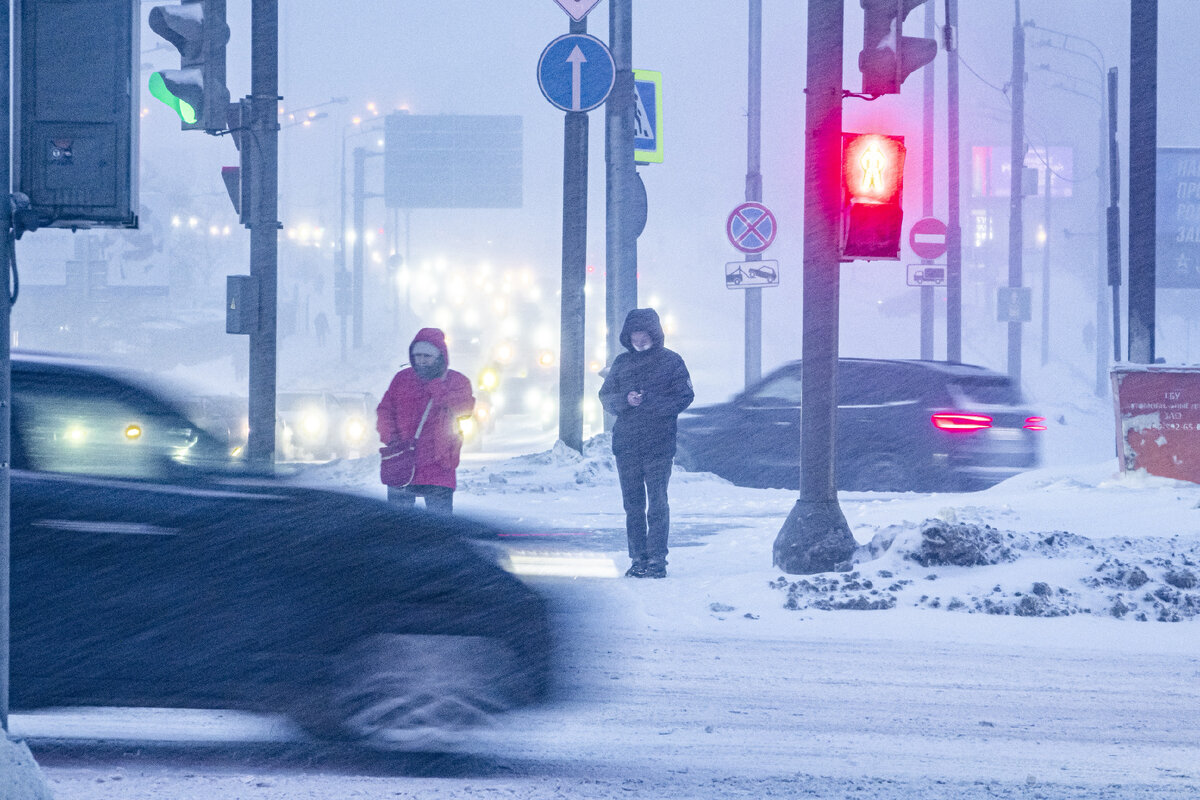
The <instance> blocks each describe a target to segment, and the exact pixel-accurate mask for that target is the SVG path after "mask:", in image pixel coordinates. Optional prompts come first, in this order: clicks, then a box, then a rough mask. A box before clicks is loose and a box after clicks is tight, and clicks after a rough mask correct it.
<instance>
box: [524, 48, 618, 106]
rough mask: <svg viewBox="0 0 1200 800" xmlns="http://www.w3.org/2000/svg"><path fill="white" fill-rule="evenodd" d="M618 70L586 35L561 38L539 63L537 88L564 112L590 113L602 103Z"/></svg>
mask: <svg viewBox="0 0 1200 800" xmlns="http://www.w3.org/2000/svg"><path fill="white" fill-rule="evenodd" d="M616 77H617V68H616V65H615V64H614V63H613V57H612V53H610V52H609V51H608V48H607V47H606V46H605V44H604V42H602V41H600V40H599V39H597V38H596V37H595V36H588V35H587V34H586V33H568V34H567V35H565V36H560V37H558V38H557V39H555V40H554V41H553V42H551V43H550V44H548V45H546V49H545V50H543V51H542V56H541V58H539V59H538V86H539V87H541V90H542V94H543V95H545V96H546V99H547V100H549V101H550V103H551V104H553V105H555V106H558V107H559V108H561V109H562V110H563V111H591V110H592V109H593V108H596V107H597V106H599V105H600V104H601V103H603V102H604V101H605V100H607V99H608V93H609V92H611V91H612V87H613V83H614V82H615V81H616Z"/></svg>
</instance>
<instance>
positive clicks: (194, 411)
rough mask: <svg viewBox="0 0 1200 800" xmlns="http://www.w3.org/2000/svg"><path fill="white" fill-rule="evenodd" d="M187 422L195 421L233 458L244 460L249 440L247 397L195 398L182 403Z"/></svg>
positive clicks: (218, 396)
mask: <svg viewBox="0 0 1200 800" xmlns="http://www.w3.org/2000/svg"><path fill="white" fill-rule="evenodd" d="M183 405H184V410H185V411H186V412H187V415H188V418H189V419H193V420H195V421H196V422H197V423H198V424H199V425H200V427H202V428H204V429H205V430H207V431H208V432H209V433H211V434H213V435H214V436H216V437H217V438H219V439H221V440H222V441H223V442H225V443H226V446H227V449H228V451H229V453H230V455H232V456H235V457H242V456H243V455H244V454H245V449H246V442H247V440H248V439H249V438H250V417H249V411H248V406H247V401H246V398H245V397H239V396H237V395H196V396H192V397H187V398H185V399H184V400H183Z"/></svg>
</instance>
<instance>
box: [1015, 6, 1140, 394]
mask: <svg viewBox="0 0 1200 800" xmlns="http://www.w3.org/2000/svg"><path fill="white" fill-rule="evenodd" d="M1027 27H1029V28H1031V29H1033V30H1038V31H1042V32H1044V33H1049V34H1053V35H1055V36H1061V37H1062V39H1063V44H1062V45H1055V44H1050V43H1049V42H1042V43H1041V44H1043V45H1046V46H1049V47H1053V48H1054V49H1056V50H1059V51H1061V52H1063V53H1069V54H1070V55H1073V56H1078V57H1080V58H1086V59H1087V60H1088V61H1089V62H1091V64H1092V66H1093V67H1095V68H1096V73H1097V76H1098V83H1097V84H1096V87H1095V88H1096V91H1097V94H1098V96H1097V97H1096V98H1093V99H1095V100H1096V103H1097V105H1098V106H1099V107H1100V112H1099V126H1100V138H1099V143H1098V145H1097V151H1096V158H1097V160H1098V162H1099V163H1098V166H1097V167H1096V177H1097V180H1098V182H1099V186H1098V187H1097V189H1096V209H1097V211H1096V214H1097V218H1098V220H1099V222H1098V223H1097V224H1098V226H1099V228H1098V230H1101V231H1103V230H1106V229H1111V225H1112V223H1111V222H1110V219H1111V217H1112V215H1113V214H1116V215H1117V217H1118V223H1117V228H1116V232H1115V233H1110V234H1109V236H1105V235H1103V234H1101V235H1098V236H1097V237H1096V346H1095V350H1096V386H1095V395H1096V397H1103V396H1104V395H1106V394H1107V393H1108V356H1107V354H1106V352H1105V350H1106V348H1107V341H1108V338H1109V335H1110V334H1111V335H1112V336H1113V340H1114V355H1113V358H1114V360H1117V361H1119V360H1120V359H1121V349H1120V344H1119V337H1120V330H1121V324H1120V309H1121V288H1120V287H1121V264H1120V242H1119V241H1117V240H1116V239H1112V238H1111V236H1118V237H1119V235H1120V222H1119V215H1120V211H1119V209H1118V208H1117V205H1118V202H1119V194H1120V192H1119V187H1120V175H1119V170H1118V169H1117V165H1116V163H1115V162H1114V161H1113V157H1114V156H1115V154H1116V151H1115V147H1116V143H1115V141H1114V142H1112V143H1111V144H1110V143H1108V126H1109V120H1110V119H1111V120H1113V121H1115V120H1116V107H1115V106H1109V107H1107V108H1108V110H1107V112H1106V104H1105V102H1104V94H1105V93H1104V86H1105V73H1106V71H1107V70H1106V65H1105V60H1104V52H1103V51H1102V50H1101V49H1100V47H1099V45H1097V44H1096V43H1095V42H1093V41H1092V40H1090V39H1085V38H1084V37H1082V36H1077V35H1075V34H1073V33H1066V32H1064V31H1056V30H1053V29H1051V28H1044V27H1042V26H1041V25H1037V24H1034V23H1029V24H1028V26H1027ZM1068 41H1077V42H1081V43H1083V44H1086V45H1087V46H1089V47H1090V48H1092V50H1094V51H1095V53H1096V58H1098V59H1099V61H1097V60H1096V58H1092V57H1091V56H1089V55H1088V54H1087V53H1082V52H1080V51H1078V50H1072V49H1071V48H1069V47H1066V42H1068ZM1063 88H1066V87H1063ZM1069 91H1073V90H1069ZM1115 91H1116V89H1115V85H1114V88H1113V94H1114V95H1115ZM1076 94H1080V95H1081V96H1084V97H1090V95H1086V94H1084V93H1082V92H1076ZM1106 149H1107V151H1108V155H1107V157H1106ZM1106 181H1107V182H1109V183H1110V184H1111V183H1113V182H1115V183H1116V185H1117V187H1118V189H1117V190H1116V191H1115V192H1114V193H1113V197H1112V205H1111V208H1106V207H1105V203H1104V184H1105V182H1106ZM1113 242H1116V257H1115V261H1114V260H1113V258H1112V256H1111V255H1110V251H1111V246H1112V243H1113ZM1109 285H1111V286H1112V289H1113V298H1112V311H1113V321H1112V325H1111V331H1110V325H1109V318H1108V315H1107V309H1106V308H1105V303H1106V299H1105V287H1106V286H1109Z"/></svg>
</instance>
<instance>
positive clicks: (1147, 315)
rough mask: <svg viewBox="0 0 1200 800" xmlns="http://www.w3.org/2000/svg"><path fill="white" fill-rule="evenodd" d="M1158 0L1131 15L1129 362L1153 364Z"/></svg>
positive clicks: (1135, 6) (1141, 1)
mask: <svg viewBox="0 0 1200 800" xmlns="http://www.w3.org/2000/svg"><path fill="white" fill-rule="evenodd" d="M1157 92H1158V0H1138V1H1137V2H1136V3H1130V11H1129V300H1128V303H1129V306H1128V311H1129V322H1128V325H1127V328H1128V331H1129V360H1130V361H1132V362H1133V363H1135V364H1153V363H1154V315H1155V300H1156V297H1155V288H1156V273H1155V263H1154V256H1155V253H1154V249H1155V242H1154V235H1155V224H1156V217H1155V208H1154V204H1155V190H1156V186H1155V182H1156V181H1157V180H1158V172H1157V160H1156V159H1157V157H1158V116H1157V115H1158V94H1157Z"/></svg>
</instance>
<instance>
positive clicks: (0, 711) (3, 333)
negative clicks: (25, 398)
mask: <svg viewBox="0 0 1200 800" xmlns="http://www.w3.org/2000/svg"><path fill="white" fill-rule="evenodd" d="M10 8H11V5H10V2H9V0H0V31H2V32H3V33H0V187H3V194H4V197H3V202H2V203H0V237H2V238H3V241H0V247H3V249H4V251H3V253H0V263H3V264H4V280H3V281H2V282H0V283H2V284H3V286H4V292H3V295H2V296H0V736H6V735H7V734H8V667H9V608H10V603H9V597H10V583H9V574H10V573H9V564H10V561H11V559H10V549H9V542H10V537H9V533H10V529H11V524H12V515H11V508H10V502H11V492H10V488H11V487H10V478H11V470H10V468H9V463H10V461H11V454H12V422H11V417H12V351H11V346H12V333H11V324H12V304H11V303H10V301H9V288H8V287H9V273H10V270H12V268H13V265H12V263H11V262H10V260H9V259H10V258H11V253H12V251H13V235H14V233H13V225H12V221H13V220H12V201H11V192H12V175H11V173H10V167H9V165H10V164H11V163H12V137H11V135H10V133H9V124H10V122H11V121H12V94H11V92H10V89H9V86H10V84H9V80H10V78H11V69H10V67H9V57H10V55H11V52H10V51H11V49H12V38H11V37H10V36H9V23H10V13H9V9H10Z"/></svg>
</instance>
